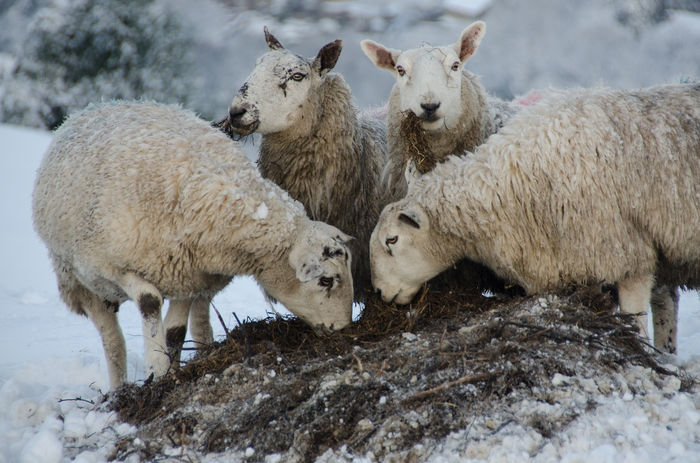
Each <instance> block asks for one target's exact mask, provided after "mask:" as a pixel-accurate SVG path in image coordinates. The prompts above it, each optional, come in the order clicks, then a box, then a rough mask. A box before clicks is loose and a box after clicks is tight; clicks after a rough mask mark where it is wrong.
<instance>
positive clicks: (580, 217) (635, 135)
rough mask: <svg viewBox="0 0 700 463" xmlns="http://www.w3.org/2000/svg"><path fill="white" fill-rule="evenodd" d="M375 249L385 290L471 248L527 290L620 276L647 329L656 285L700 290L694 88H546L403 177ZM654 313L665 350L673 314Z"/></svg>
mask: <svg viewBox="0 0 700 463" xmlns="http://www.w3.org/2000/svg"><path fill="white" fill-rule="evenodd" d="M370 249H371V262H372V276H373V283H374V285H375V286H376V287H377V288H378V289H379V290H380V291H381V294H382V297H383V298H384V299H385V300H388V301H391V300H395V301H397V302H399V303H406V302H408V301H410V299H411V297H412V296H413V295H414V294H415V293H416V291H417V290H418V288H419V287H420V285H421V284H422V283H423V282H424V281H426V280H427V279H429V278H431V277H432V276H434V275H436V274H437V273H439V272H441V271H442V270H444V269H445V268H447V267H449V266H450V265H452V264H453V263H454V262H456V261H457V260H458V259H461V258H464V257H468V258H470V259H473V260H475V261H477V262H481V263H483V264H484V265H486V266H488V267H490V268H491V269H493V270H494V271H495V272H496V273H497V274H498V275H499V276H501V277H503V278H506V279H508V280H511V281H514V282H517V283H518V284H520V285H521V286H522V287H523V288H524V289H525V290H526V291H527V292H528V293H538V292H542V291H550V290H558V289H561V288H563V287H566V286H568V285H571V284H605V283H608V284H615V285H616V287H617V291H618V295H619V302H620V308H621V310H622V311H623V312H628V313H640V314H643V315H644V316H641V317H640V318H639V322H640V327H641V329H642V331H643V332H644V333H646V312H647V308H648V305H649V302H650V297H651V296H650V295H651V289H652V286H653V284H654V283H655V282H656V283H657V284H659V285H669V286H679V285H687V286H689V287H695V288H697V287H700V85H697V84H686V85H669V86H658V87H652V88H649V89H641V90H635V91H615V90H609V89H590V90H577V91H570V92H568V93H564V94H561V95H551V96H550V97H548V98H546V99H545V100H543V101H540V102H539V103H537V104H535V105H533V106H531V107H529V108H528V109H525V110H523V111H522V112H520V113H519V114H518V115H516V116H514V118H513V119H511V121H510V122H509V123H508V124H506V126H504V127H503V128H502V129H501V130H500V131H499V133H497V134H495V135H492V136H491V137H490V138H489V140H488V141H487V142H486V143H485V144H483V145H481V146H480V147H479V148H477V150H476V152H475V154H474V155H473V156H468V157H462V158H458V157H451V158H450V159H448V160H447V161H446V162H445V163H443V164H440V165H438V166H437V167H436V168H435V169H434V170H433V171H432V172H430V173H428V174H426V175H424V176H422V177H420V178H419V179H417V180H414V181H412V182H411V184H410V185H409V191H408V194H407V196H406V198H404V199H402V200H400V201H398V202H395V203H392V204H390V205H388V206H387V207H386V208H385V209H384V211H383V212H382V214H381V216H380V219H379V222H378V224H377V227H376V228H375V230H374V232H373V234H372V238H371V242H370ZM672 307H673V305H672V304H671V305H663V304H662V305H659V307H658V308H659V310H663V309H664V308H666V310H670V309H671V308H672ZM652 314H653V317H654V334H655V336H654V337H655V339H654V344H655V346H656V347H658V348H661V349H664V350H667V351H671V352H672V351H674V350H675V325H676V322H675V314H669V313H666V314H664V313H656V311H653V312H652ZM662 320H665V321H666V322H668V321H673V323H667V325H666V326H662V325H661V323H660V322H661V321H662ZM669 325H670V326H669Z"/></svg>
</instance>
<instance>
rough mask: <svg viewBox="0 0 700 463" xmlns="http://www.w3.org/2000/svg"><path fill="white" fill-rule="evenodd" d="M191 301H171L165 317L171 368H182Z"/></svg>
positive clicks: (166, 340) (166, 341) (166, 339)
mask: <svg viewBox="0 0 700 463" xmlns="http://www.w3.org/2000/svg"><path fill="white" fill-rule="evenodd" d="M191 302H192V301H191V300H190V299H170V306H169V307H168V313H167V314H166V315H165V343H166V345H167V347H168V357H169V358H170V366H171V368H179V367H180V353H181V352H182V345H183V344H184V342H185V334H187V318H188V317H189V314H190V305H191Z"/></svg>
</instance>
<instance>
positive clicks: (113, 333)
mask: <svg viewBox="0 0 700 463" xmlns="http://www.w3.org/2000/svg"><path fill="white" fill-rule="evenodd" d="M54 268H55V270H56V276H57V278H58V291H59V293H60V294H61V299H63V301H64V302H65V303H66V305H68V307H70V309H71V310H72V311H74V312H76V313H78V314H80V315H85V316H87V317H88V318H89V319H90V320H91V321H92V323H93V324H94V325H95V328H97V331H98V332H99V333H100V337H101V338H102V347H103V348H104V352H105V359H106V361H107V372H108V374H109V387H110V389H116V388H117V387H119V386H120V385H121V384H122V383H124V381H126V344H125V342H124V335H123V334H122V330H121V327H120V326H119V320H118V319H117V310H118V309H119V304H118V303H116V302H112V303H110V302H107V301H103V300H101V299H100V298H99V297H98V296H97V295H96V294H95V293H93V292H92V291H90V290H89V289H87V288H86V287H85V286H83V285H82V284H81V283H80V282H79V281H78V279H77V278H75V276H74V275H73V273H72V272H71V271H70V270H68V269H67V268H66V267H64V266H61V265H54Z"/></svg>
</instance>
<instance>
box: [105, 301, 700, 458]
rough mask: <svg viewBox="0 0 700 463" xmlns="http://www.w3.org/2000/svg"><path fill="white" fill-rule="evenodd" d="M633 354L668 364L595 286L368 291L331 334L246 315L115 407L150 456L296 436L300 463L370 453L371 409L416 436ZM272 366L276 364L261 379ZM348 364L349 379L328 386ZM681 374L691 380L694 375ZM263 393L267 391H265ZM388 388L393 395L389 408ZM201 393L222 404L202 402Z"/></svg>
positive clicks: (273, 447)
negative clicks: (531, 293)
mask: <svg viewBox="0 0 700 463" xmlns="http://www.w3.org/2000/svg"><path fill="white" fill-rule="evenodd" d="M543 301H549V302H548V303H546V302H543ZM462 329H464V330H466V331H464V332H463V331H462ZM407 333H413V334H415V336H416V339H417V340H416V341H410V340H408V339H410V336H412V335H408V334H407ZM407 336H409V337H408V338H407ZM627 364H636V365H642V366H645V367H650V368H652V369H653V370H655V371H656V372H658V373H661V374H672V373H670V372H668V371H666V370H664V369H663V368H661V367H660V366H659V365H658V364H657V362H656V360H655V358H654V357H653V355H651V353H650V349H649V348H648V345H646V343H644V342H642V341H640V338H639V335H638V332H637V329H636V324H635V321H634V319H633V317H632V316H630V315H625V314H620V313H618V312H617V311H616V310H615V301H614V298H613V297H612V296H611V295H610V294H609V293H606V292H601V291H600V290H599V289H598V288H584V289H579V290H577V291H572V292H571V293H570V294H562V295H559V296H556V297H554V298H553V299H552V298H545V299H538V298H533V297H516V298H509V299H500V298H486V297H483V296H481V295H475V294H473V293H471V292H468V291H459V290H458V289H451V290H444V291H443V290H437V289H432V290H429V289H428V288H427V287H426V288H424V290H423V291H422V292H421V293H420V294H419V295H418V296H417V297H416V299H415V302H413V303H412V304H410V305H409V306H407V307H397V306H394V305H389V304H386V303H384V302H382V301H381V299H380V298H379V297H377V296H376V295H368V297H367V302H366V304H365V309H364V311H363V313H362V316H361V318H360V319H359V320H358V322H357V323H353V324H352V325H351V326H349V327H348V328H346V329H344V330H342V331H340V332H338V333H335V334H333V335H331V336H328V337H318V336H316V335H315V334H314V332H313V331H312V330H311V329H310V328H309V327H307V326H306V325H305V324H304V323H303V322H301V321H300V320H298V319H296V318H285V317H278V318H267V319H265V320H259V321H245V322H243V323H240V324H239V326H236V327H235V328H232V329H229V335H228V336H227V338H226V339H225V340H224V341H223V342H220V343H215V344H213V345H211V346H208V347H207V348H205V349H203V350H201V351H200V352H199V353H198V354H197V355H196V356H195V357H194V358H193V359H192V360H190V361H189V362H188V363H187V364H186V365H184V366H183V367H182V368H181V369H180V370H179V371H175V372H172V373H171V374H169V375H166V376H165V377H164V378H162V379H160V380H158V381H147V382H146V384H144V385H142V386H137V385H126V386H124V387H122V388H121V389H119V390H117V391H116V392H115V393H113V394H112V396H111V398H110V399H111V400H110V406H111V407H112V408H113V409H114V410H116V411H117V412H118V414H119V416H120V418H121V419H122V420H125V421H128V422H131V423H133V424H136V425H139V429H140V431H139V433H140V435H141V436H142V440H143V439H154V440H153V442H160V443H159V444H157V445H156V444H155V443H154V446H155V447H154V449H153V450H150V449H149V450H148V452H151V451H152V452H153V453H144V452H146V451H145V450H140V452H141V454H142V457H143V458H151V457H154V456H156V455H158V454H159V452H160V450H158V448H157V447H158V446H159V445H163V443H165V444H166V445H173V442H179V441H187V442H190V444H189V445H194V446H196V448H199V449H200V450H202V451H206V452H220V451H224V450H226V449H228V448H231V447H235V448H239V449H245V448H246V447H248V446H252V447H254V448H255V449H256V452H258V451H259V452H261V453H260V455H263V454H265V453H267V454H269V453H279V452H287V451H289V450H290V449H291V448H294V449H295V451H297V452H300V453H301V455H302V457H303V458H302V461H313V460H314V459H315V458H316V457H318V456H319V455H320V454H322V453H323V452H324V451H325V450H326V449H328V448H339V447H340V446H342V445H347V446H348V448H349V449H351V450H352V451H353V452H357V453H360V454H361V453H364V452H366V451H367V450H368V449H372V451H375V453H376V448H375V447H373V445H375V444H373V443H372V442H373V441H372V439H373V437H372V436H373V432H376V431H363V430H362V429H361V428H358V422H359V421H360V420H363V419H368V420H370V421H371V422H372V423H374V425H375V428H373V429H375V430H376V429H378V427H382V426H390V425H389V424H387V423H391V422H394V421H392V420H396V419H397V417H401V416H405V414H406V413H418V414H419V415H420V416H426V417H427V418H426V421H425V422H421V423H420V425H419V427H418V428H412V427H408V426H404V425H402V428H401V429H402V430H401V432H400V433H397V434H396V435H397V436H399V437H396V439H395V441H392V445H394V446H395V447H396V448H397V449H401V448H409V447H411V446H413V445H415V443H416V442H419V441H420V440H421V439H426V438H429V439H440V438H442V437H444V436H445V435H447V434H448V433H450V432H452V431H455V430H458V429H462V428H464V427H466V426H468V425H469V423H470V420H471V419H472V418H470V416H471V417H473V416H482V415H484V414H485V413H492V412H493V410H497V409H500V408H502V407H504V406H505V404H506V403H507V402H508V400H509V399H508V397H511V395H510V394H511V393H512V392H514V391H518V393H519V394H526V395H527V394H530V395H532V394H534V395H535V397H536V398H537V400H547V398H546V397H547V396H546V394H547V393H546V389H547V387H549V386H551V378H552V377H553V375H555V374H556V373H560V374H563V375H566V376H575V375H576V374H577V372H576V369H577V368H584V367H585V368H587V369H588V370H587V371H590V369H591V368H593V369H594V370H595V369H600V370H601V372H602V371H604V370H618V369H619V368H620V367H621V366H624V365H627ZM577 365H583V367H578V366H577ZM272 370H274V371H276V372H277V374H278V376H276V377H275V379H274V380H267V381H266V380H265V379H266V378H267V377H268V375H267V373H268V372H270V371H272ZM342 372H346V373H348V374H351V376H350V377H351V378H353V379H352V381H350V382H347V383H338V385H337V386H335V387H333V388H329V387H327V386H323V385H324V384H326V383H325V382H324V381H326V379H325V378H328V377H329V375H330V376H331V377H333V375H338V374H340V373H342ZM412 378H413V379H412ZM416 378H417V380H416ZM683 386H684V387H687V388H690V387H692V379H690V378H686V379H684V380H683ZM537 391H545V392H537ZM261 394H264V395H265V397H267V399H265V400H264V401H262V402H260V403H258V402H256V401H255V400H254V398H255V397H256V396H260V395H261ZM538 394H539V395H538ZM195 397H196V399H195ZM380 399H383V400H385V401H386V400H387V399H388V400H389V404H390V405H389V406H381V405H380ZM205 405H213V406H215V407H216V409H217V410H219V411H220V412H219V413H220V414H221V415H220V416H219V417H218V418H217V417H216V416H214V417H213V418H212V417H211V415H207V414H205V415H203V414H201V413H199V412H198V410H199V409H201V408H202V407H204V406H205ZM572 413H573V412H572ZM208 416H209V418H207V417H208ZM574 418H575V414H570V415H566V416H563V417H562V420H560V421H559V422H557V423H551V422H547V420H546V419H545V418H543V419H541V420H538V419H537V418H536V417H535V418H533V421H532V422H531V423H528V425H529V426H532V427H533V429H536V430H538V432H540V433H541V434H542V435H543V436H547V435H550V436H551V435H554V434H555V433H556V432H557V431H558V430H559V429H561V428H562V427H564V426H566V425H567V424H568V423H569V422H570V421H571V420H573V419H574ZM211 420H214V421H211ZM262 429H266V431H265V432H260V430H262ZM183 430H184V431H183ZM163 436H167V438H168V439H170V441H164V440H163V439H164V437H163ZM195 436H198V437H195ZM159 439H160V440H159ZM299 439H302V440H299ZM382 439H385V438H382ZM128 449H129V447H128V446H125V448H124V449H123V450H121V451H122V452H127V451H129V450H128ZM131 451H133V450H131ZM256 455H258V453H256ZM377 457H378V458H380V459H381V455H380V454H377Z"/></svg>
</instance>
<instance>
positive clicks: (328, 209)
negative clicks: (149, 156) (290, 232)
mask: <svg viewBox="0 0 700 463" xmlns="http://www.w3.org/2000/svg"><path fill="white" fill-rule="evenodd" d="M265 39H266V41H267V45H268V47H269V49H270V50H269V51H268V52H267V53H265V54H264V55H263V56H261V57H260V58H259V59H258V61H257V63H256V65H255V68H254V69H253V71H252V73H251V74H250V76H248V78H247V80H246V82H245V83H244V84H243V86H242V87H241V88H240V90H239V91H238V93H237V94H236V96H235V97H234V99H233V101H232V103H231V107H230V111H229V121H228V122H229V124H230V125H231V127H232V129H233V130H234V131H235V132H236V133H237V134H238V135H247V134H250V133H252V132H257V133H260V134H262V141H261V146H260V157H259V159H258V167H259V169H260V172H261V173H262V176H263V177H265V178H268V179H270V180H272V181H273V182H275V183H277V184H278V185H279V186H281V187H282V188H283V189H285V190H286V191H287V192H288V193H289V194H290V195H291V196H292V197H293V198H294V199H296V200H298V201H300V202H301V203H303V204H304V207H305V208H306V211H307V213H308V214H309V216H310V217H311V218H313V219H315V220H322V221H324V222H327V223H329V224H331V225H334V226H336V227H338V228H339V229H341V230H343V231H344V232H345V233H348V234H350V235H352V236H354V237H355V238H356V240H355V241H353V242H351V243H350V249H351V251H352V255H353V280H354V283H355V297H356V299H362V295H363V293H364V292H365V290H366V289H369V288H370V287H371V281H370V270H369V247H368V242H369V236H370V234H371V232H372V228H373V227H374V225H375V223H376V222H377V218H378V217H379V212H380V211H381V209H382V207H383V206H384V204H386V201H384V199H383V197H384V195H383V192H382V189H381V187H380V175H381V170H382V168H383V166H384V164H385V163H386V156H387V152H386V130H385V123H384V121H383V120H380V119H378V118H377V115H378V114H379V113H378V112H377V111H375V112H373V113H371V112H358V109H357V107H356V106H355V103H354V101H353V98H352V94H351V91H350V88H349V87H348V85H347V84H346V83H345V81H344V80H343V77H342V76H341V75H339V74H336V73H332V72H329V71H330V70H331V69H333V67H334V66H335V64H336V61H337V59H338V56H339V55H340V51H341V48H342V42H341V41H340V40H336V41H334V42H331V43H329V44H327V45H325V46H324V47H323V48H321V50H320V51H319V52H318V55H317V56H316V57H315V58H314V59H307V58H303V57H301V56H298V55H296V54H294V53H292V52H290V51H288V50H287V49H285V48H284V47H283V46H282V45H281V44H280V42H279V41H278V40H277V39H276V38H275V37H274V36H273V35H272V34H270V32H269V31H268V29H267V28H265Z"/></svg>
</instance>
